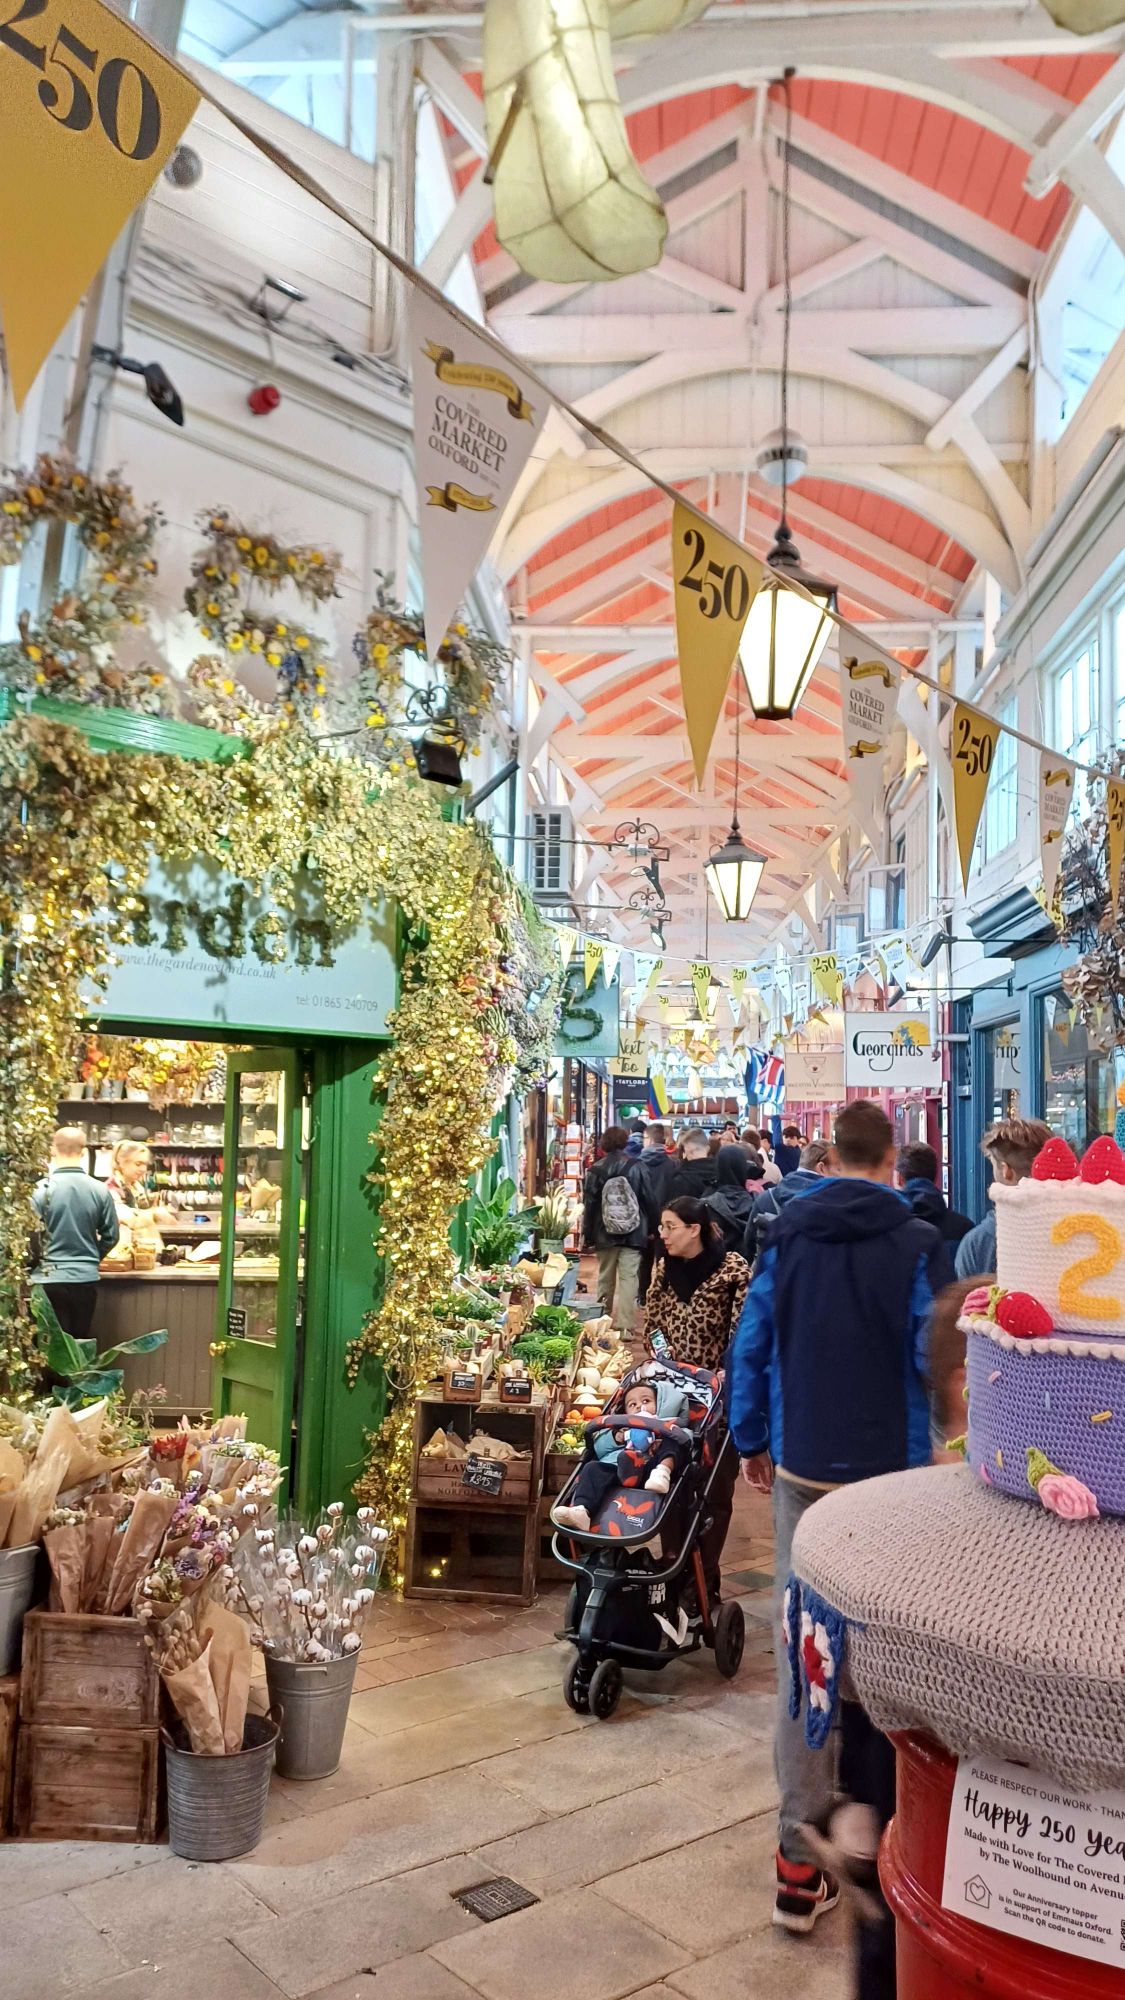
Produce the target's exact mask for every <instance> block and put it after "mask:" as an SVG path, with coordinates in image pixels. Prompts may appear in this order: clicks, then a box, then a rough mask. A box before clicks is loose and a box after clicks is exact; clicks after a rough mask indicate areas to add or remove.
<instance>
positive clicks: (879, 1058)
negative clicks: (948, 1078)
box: [844, 1014, 941, 1090]
mask: <svg viewBox="0 0 1125 2000" xmlns="http://www.w3.org/2000/svg"><path fill="white" fill-rule="evenodd" d="M844 1081H845V1083H846V1084H847V1086H848V1088H849V1089H850V1090H851V1089H855V1088H857V1087H858V1088H859V1089H868V1090H870V1089H872V1088H874V1089H878V1090H936V1089H937V1088H938V1087H939V1085H940V1083H941V1050H940V1048H938V1047H936V1046H935V1044H934V1042H933V1039H932V1037H931V1035H930V1024H929V1022H928V1021H927V1020H926V1019H924V1018H923V1016H922V1015H921V1014H845V1016H844Z"/></svg>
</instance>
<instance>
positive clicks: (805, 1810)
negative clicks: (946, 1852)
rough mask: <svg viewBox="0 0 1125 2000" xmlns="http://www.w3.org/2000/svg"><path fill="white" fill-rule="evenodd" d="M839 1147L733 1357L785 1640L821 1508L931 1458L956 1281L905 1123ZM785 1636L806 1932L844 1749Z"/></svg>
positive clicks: (866, 1126)
mask: <svg viewBox="0 0 1125 2000" xmlns="http://www.w3.org/2000/svg"><path fill="white" fill-rule="evenodd" d="M835 1149H836V1160H837V1177H836V1178H828V1179H824V1180H823V1181H822V1182H821V1185H820V1186H819V1187H818V1188H814V1189H812V1190H810V1191H809V1192H808V1193H805V1194H802V1195H800V1196H799V1197H798V1199H796V1200H795V1201H790V1202H788V1203H787V1204H786V1205H785V1207H784V1208H783V1209H782V1211H781V1214H780V1215H779V1216H778V1218H777V1220H776V1222H774V1223H773V1225H772V1227H771V1230H770V1235H769V1242H768V1244H767V1246H766V1249H765V1251H764V1253H763V1255H762V1258H761V1262H760V1264H759V1266H758V1271H757V1275H756V1276H755V1278H754V1281H753V1283H752V1285H751V1287H750V1290H749V1292H748V1293H747V1296H746V1304H745V1306H744V1308H743V1312H742V1318H741V1319H740V1321H739V1324H738V1330H737V1332H736V1334H735V1337H734V1341H733V1343H732V1346H731V1353H730V1376H729V1389H730V1425H731V1430H732V1432H733V1434H734V1441H735V1444H736V1445H737V1447H738V1451H739V1454H740V1456H741V1458H742V1476H743V1478H744V1479H745V1480H746V1482H747V1484H748V1485H750V1486H753V1487H755V1488H757V1489H758V1490H759V1491H761V1492H768V1491H769V1490H770V1488H771V1486H772V1489H773V1516H774V1536H775V1549H776V1555H775V1561H776V1578H777V1593H776V1594H777V1621H776V1625H775V1632H778V1633H779V1632H780V1626H781V1604H782V1597H783V1594H784V1590H785V1585H786V1583H787V1581H788V1577H789V1569H790V1558H791V1551H792V1545H793V1535H794V1532H795V1530H796V1527H797V1523H798V1522H799V1521H800V1519H801V1516H802V1515H803V1514H804V1513H805V1511H806V1509H807V1508H809V1507H811V1506H812V1505H813V1503H814V1502H815V1501H816V1500H818V1499H819V1498H820V1497H821V1495H822V1494H824V1493H828V1492H831V1491H832V1489H833V1488H834V1487H837V1486H844V1485H849V1484H851V1483H852V1482H853V1481H854V1480H857V1479H871V1478H873V1477H874V1476H875V1475H876V1474H878V1473H883V1472H899V1471H902V1470H904V1469H905V1468H906V1467H907V1466H912V1465H928V1464H929V1462H930V1458H931V1448H930V1416H929V1407H928V1400H927V1393H926V1358H927V1357H926V1345H927V1330H928V1321H929V1313H930V1306H931V1304H932V1301H933V1296H934V1293H935V1291H937V1290H939V1289H940V1288H941V1286H943V1285H944V1284H946V1283H948V1281H949V1278H950V1271H949V1265H948V1261H947V1258H946V1253H945V1247H944V1245H943V1243H942V1241H941V1238H940V1236H939V1235H938V1232H937V1230H936V1229H935V1228H934V1227H933V1226H932V1224H930V1223H928V1222H922V1221H919V1220H918V1218H917V1217H916V1216H915V1215H914V1213H913V1211H912V1210H911V1208H910V1205H909V1203H908V1202H907V1201H905V1200H904V1198H903V1197H902V1195H900V1194H897V1193H896V1192H895V1190H894V1185H893V1183H894V1173H895V1146H894V1132H893V1130H892V1127H891V1123H890V1120H889V1119H888V1118H887V1116H886V1115H885V1113H884V1112H883V1111H881V1110H880V1108H879V1106H878V1105H877V1104H875V1103H874V1102H872V1101H871V1100H867V1099H864V1100H861V1101H859V1102H857V1103H855V1104H849V1105H848V1107H847V1109H846V1110H844V1111H842V1112H841V1114H840V1116H839V1118H838V1119H837V1121H836V1133H835ZM775 1475H776V1478H775ZM775 1644H776V1648H777V1656H778V1692H779V1699H778V1715H777V1725H776V1734H775V1740H774V1756H775V1763H776V1768H777V1780H778V1789H779V1792H780V1795H781V1814H780V1838H779V1845H778V1851H777V1898H776V1902H775V1906H774V1922H775V1923H777V1924H780V1925H782V1926H783V1927H784V1928H785V1929H786V1930H790V1931H795V1932H803V1931H810V1930H811V1929H812V1927H813V1925H814V1923H815V1922H816V1919H817V1917H818V1916H821V1915H823V1913H824V1912H825V1911H826V1910H828V1909H831V1908H832V1907H833V1905H834V1903H835V1902H836V1900H837V1897H838V1893H839V1892H838V1889H837V1885H836V1883H835V1882H834V1880H833V1879H832V1877H831V1876H830V1875H828V1874H826V1873H824V1872H823V1871H822V1870H821V1869H819V1868H818V1867H816V1866H815V1864H814V1862H813V1860H812V1858H811V1856H810V1854H809V1851H808V1849H807V1847H806V1845H805V1843H804V1841H803V1840H802V1837H801V1833H800V1831H799V1829H800V1828H801V1826H802V1825H809V1824H815V1823H818V1822H821V1821H823V1820H824V1819H826V1817H827V1814H828V1811H829V1809H830V1807H831V1803H832V1798H833V1791H834V1782H833V1781H834V1775H835V1774H834V1769H833V1759H832V1756H831V1754H830V1751H829V1750H827V1749H825V1750H810V1749H809V1748H808V1746H807V1744H806V1742H805V1735H804V1726H803V1722H802V1721H800V1720H798V1721H797V1722H793V1721H791V1719H790V1716H789V1667H788V1661H787V1659H786V1657H785V1653H784V1651H783V1649H782V1646H781V1643H780V1639H778V1640H776V1641H775Z"/></svg>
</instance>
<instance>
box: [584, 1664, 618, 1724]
mask: <svg viewBox="0 0 1125 2000" xmlns="http://www.w3.org/2000/svg"><path fill="white" fill-rule="evenodd" d="M621 1682H622V1675H621V1667H620V1665H619V1663H618V1662H617V1661H616V1660H601V1661H599V1663H598V1665H597V1666H596V1667H595V1668H594V1671H593V1674H592V1675H591V1677H590V1693H589V1707H590V1713H591V1714H592V1715H596V1716H597V1718H598V1721H599V1722H606V1721H608V1719H609V1717H610V1716H611V1715H612V1714H613V1711H614V1709H615V1708H616V1707H617V1704H618V1702H619V1701H620V1700H621Z"/></svg>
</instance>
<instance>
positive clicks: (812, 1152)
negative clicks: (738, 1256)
mask: <svg viewBox="0 0 1125 2000" xmlns="http://www.w3.org/2000/svg"><path fill="white" fill-rule="evenodd" d="M836 1171H837V1168H836V1155H835V1153H834V1152H833V1150H832V1146H831V1144H830V1142H829V1141H828V1140H827V1139H810V1140H809V1141H808V1143H807V1145H804V1146H802V1148H801V1164H800V1166H799V1167H798V1168H797V1170H796V1172H795V1173H792V1174H786V1176H785V1179H784V1180H783V1181H780V1182H779V1183H778V1185H777V1186H776V1187H767V1188H764V1189H763V1190H762V1192H761V1194H759V1195H758V1196H757V1198H756V1200H755V1202H754V1206H753V1208H752V1209H751V1211H750V1220H749V1222H748V1223H747V1225H746V1234H745V1236H744V1237H743V1239H742V1243H741V1244H740V1245H739V1246H738V1247H739V1248H740V1249H741V1251H742V1254H743V1256H744V1257H745V1259H746V1262H747V1263H748V1264H749V1265H750V1267H751V1269H753V1267H754V1265H755V1264H756V1263H757V1261H758V1258H759V1257H760V1256H761V1254H762V1251H763V1250H764V1249H765V1246H766V1238H767V1237H768V1235H769V1232H770V1230H771V1228H772V1226H773V1224H774V1223H775V1222H776V1221H777V1218H778V1216H779V1215H780V1214H781V1211H782V1209H783V1208H784V1207H785V1205H786V1203H787V1202H790V1201H792V1199H793V1197H794V1195H797V1194H808V1193H810V1192H811V1190H812V1189H813V1188H817V1187H819V1186H820V1184H821V1182H822V1181H824V1180H829V1179H831V1178H832V1176H833V1175H834V1174H835V1173H836Z"/></svg>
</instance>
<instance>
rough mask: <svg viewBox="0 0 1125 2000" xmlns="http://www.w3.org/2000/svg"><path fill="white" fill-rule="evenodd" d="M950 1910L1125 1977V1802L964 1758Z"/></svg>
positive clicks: (954, 1816)
mask: <svg viewBox="0 0 1125 2000" xmlns="http://www.w3.org/2000/svg"><path fill="white" fill-rule="evenodd" d="M941 1900H942V1907H943V1908H944V1909H947V1910H954V1911H956V1913H957V1915H958V1916H960V1917H968V1918H970V1919H971V1920H972V1922H974V1923H978V1924H983V1925H984V1926H985V1928H986V1929H988V1930H992V1931H1003V1932H1004V1933H1005V1935H1006V1936H1008V1937H1020V1938H1028V1939H1030V1940H1031V1941H1032V1942H1033V1943H1035V1944H1040V1945H1049V1946H1050V1947H1051V1948H1052V1949H1053V1950H1055V1951H1066V1952H1070V1953H1072V1954H1073V1956H1075V1957H1076V1958H1092V1959H1096V1960H1097V1962H1098V1963H1099V1964H1100V1965H1114V1966H1116V1967H1117V1968H1118V1969H1119V1970H1120V1971H1121V1973H1122V1974H1123V1976H1125V1792H1090V1793H1087V1792H1082V1791H1078V1790H1075V1789H1073V1788H1072V1787H1071V1786H1064V1785H1060V1784H1057V1783H1056V1781H1055V1780H1054V1779H1053V1778H1048V1777H1045V1776H1044V1775H1043V1773H1042V1772H1041V1771H1028V1770H1025V1769H1024V1767H1023V1765H1022V1764H1004V1763H1001V1762H1000V1761H999V1760H997V1759H993V1758H991V1757H962V1758H961V1759H960V1761H959V1763H958V1765H957V1782H956V1784H955V1786H954V1790H953V1804H952V1807H951V1809H950V1815H949V1836H948V1840H947V1843H946V1849H945V1879H944V1882H943V1884H942V1896H941Z"/></svg>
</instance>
